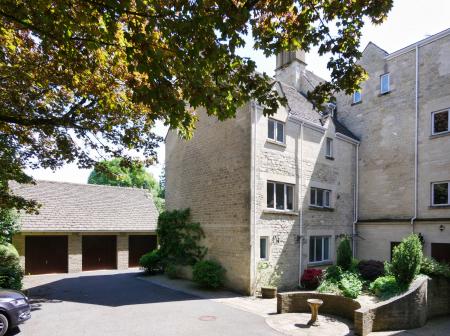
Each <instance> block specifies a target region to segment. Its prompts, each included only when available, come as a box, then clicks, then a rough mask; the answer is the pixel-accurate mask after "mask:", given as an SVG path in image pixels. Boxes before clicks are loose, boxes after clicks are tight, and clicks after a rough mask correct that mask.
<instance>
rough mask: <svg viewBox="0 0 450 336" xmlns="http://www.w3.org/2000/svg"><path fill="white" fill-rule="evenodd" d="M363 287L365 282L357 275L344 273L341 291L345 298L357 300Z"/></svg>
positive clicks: (340, 284) (340, 285) (340, 286)
mask: <svg viewBox="0 0 450 336" xmlns="http://www.w3.org/2000/svg"><path fill="white" fill-rule="evenodd" d="M362 287H363V282H362V280H361V279H360V277H359V275H358V274H357V273H352V272H344V273H342V276H341V281H340V282H339V289H340V290H341V291H342V294H343V295H344V296H345V297H349V298H352V299H356V298H357V297H358V296H359V295H360V294H361V291H362Z"/></svg>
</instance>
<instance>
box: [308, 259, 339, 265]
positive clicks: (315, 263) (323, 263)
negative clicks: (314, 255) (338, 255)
mask: <svg viewBox="0 0 450 336" xmlns="http://www.w3.org/2000/svg"><path fill="white" fill-rule="evenodd" d="M329 265H333V262H332V261H331V260H325V261H310V262H308V266H329Z"/></svg>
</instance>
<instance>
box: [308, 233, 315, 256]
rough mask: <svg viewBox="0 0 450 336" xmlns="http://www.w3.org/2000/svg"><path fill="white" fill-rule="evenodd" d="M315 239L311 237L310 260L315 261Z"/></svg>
mask: <svg viewBox="0 0 450 336" xmlns="http://www.w3.org/2000/svg"><path fill="white" fill-rule="evenodd" d="M314 242H315V239H314V237H310V238H309V261H314V250H315V246H314V245H315V244H314Z"/></svg>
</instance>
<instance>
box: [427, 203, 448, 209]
mask: <svg viewBox="0 0 450 336" xmlns="http://www.w3.org/2000/svg"><path fill="white" fill-rule="evenodd" d="M429 209H450V204H442V205H430V206H429Z"/></svg>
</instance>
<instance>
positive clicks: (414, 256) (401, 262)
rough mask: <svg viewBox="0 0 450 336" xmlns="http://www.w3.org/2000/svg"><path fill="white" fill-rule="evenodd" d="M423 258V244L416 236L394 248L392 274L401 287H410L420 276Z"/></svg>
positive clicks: (408, 238)
mask: <svg viewBox="0 0 450 336" xmlns="http://www.w3.org/2000/svg"><path fill="white" fill-rule="evenodd" d="M422 257H423V253H422V244H421V242H420V239H419V237H418V236H417V235H416V234H411V235H410V236H409V237H407V238H405V239H403V241H402V242H401V243H400V244H399V245H398V246H396V247H395V248H394V254H393V257H392V274H393V275H394V277H395V278H396V280H397V282H398V283H399V284H400V285H402V286H407V285H409V284H410V283H411V282H412V281H413V280H414V278H415V277H416V276H417V275H418V274H419V271H420V265H421V263H422Z"/></svg>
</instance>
